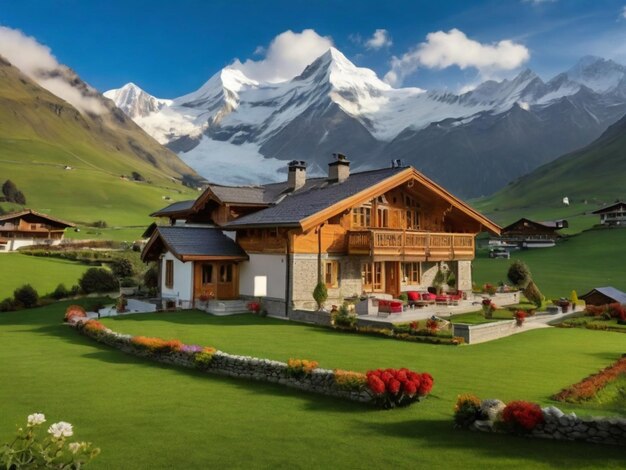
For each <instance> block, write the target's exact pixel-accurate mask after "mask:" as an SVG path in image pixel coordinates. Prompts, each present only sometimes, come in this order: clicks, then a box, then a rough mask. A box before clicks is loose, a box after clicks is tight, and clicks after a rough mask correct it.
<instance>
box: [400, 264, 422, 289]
mask: <svg viewBox="0 0 626 470" xmlns="http://www.w3.org/2000/svg"><path fill="white" fill-rule="evenodd" d="M420 271H421V265H420V263H402V276H403V278H404V282H406V283H407V284H419V282H420Z"/></svg>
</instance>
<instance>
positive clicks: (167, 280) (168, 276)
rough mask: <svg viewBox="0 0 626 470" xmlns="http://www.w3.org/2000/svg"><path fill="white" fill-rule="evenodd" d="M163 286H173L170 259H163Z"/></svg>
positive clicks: (172, 264) (171, 262) (172, 268)
mask: <svg viewBox="0 0 626 470" xmlns="http://www.w3.org/2000/svg"><path fill="white" fill-rule="evenodd" d="M165 287H167V288H168V289H171V288H172V287H174V261H173V260H171V259H168V260H165Z"/></svg>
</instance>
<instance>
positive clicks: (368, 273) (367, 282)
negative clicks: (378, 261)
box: [361, 263, 374, 290]
mask: <svg viewBox="0 0 626 470" xmlns="http://www.w3.org/2000/svg"><path fill="white" fill-rule="evenodd" d="M373 283H374V278H373V276H372V264H371V263H363V264H362V265H361V284H362V288H363V290H372V286H373Z"/></svg>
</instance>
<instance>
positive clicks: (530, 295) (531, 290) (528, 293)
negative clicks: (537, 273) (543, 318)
mask: <svg viewBox="0 0 626 470" xmlns="http://www.w3.org/2000/svg"><path fill="white" fill-rule="evenodd" d="M523 293H524V297H526V298H527V299H528V301H529V302H531V303H533V304H535V306H536V307H537V308H540V307H541V304H542V302H543V295H541V291H540V290H539V288H538V287H537V285H536V284H535V283H534V282H533V281H532V280H531V281H530V282H529V283H528V285H527V286H526V288H525V289H524V290H523Z"/></svg>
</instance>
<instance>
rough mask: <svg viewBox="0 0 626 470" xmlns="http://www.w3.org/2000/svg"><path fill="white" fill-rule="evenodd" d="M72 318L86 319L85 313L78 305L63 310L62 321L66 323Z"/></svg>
mask: <svg viewBox="0 0 626 470" xmlns="http://www.w3.org/2000/svg"><path fill="white" fill-rule="evenodd" d="M72 318H87V313H85V309H84V308H83V307H81V306H80V305H70V306H68V307H67V309H66V310H65V318H64V321H66V322H68V321H70V320H71V319H72Z"/></svg>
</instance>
